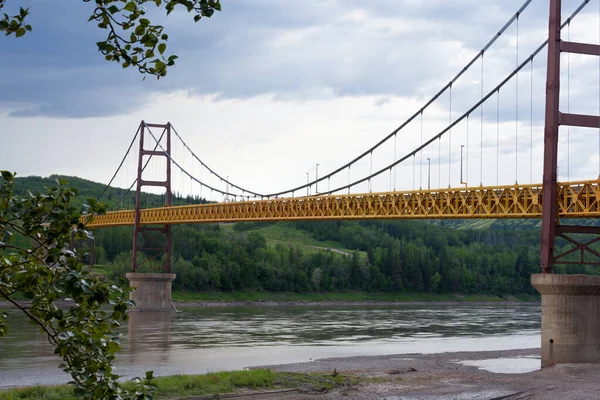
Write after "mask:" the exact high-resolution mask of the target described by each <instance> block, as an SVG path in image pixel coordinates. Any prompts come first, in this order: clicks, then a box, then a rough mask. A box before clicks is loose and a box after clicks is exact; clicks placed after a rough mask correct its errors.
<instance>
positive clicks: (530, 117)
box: [529, 58, 533, 183]
mask: <svg viewBox="0 0 600 400" xmlns="http://www.w3.org/2000/svg"><path fill="white" fill-rule="evenodd" d="M529 70H530V74H531V77H530V81H531V89H530V91H529V93H530V97H529V103H530V104H529V183H533V58H532V59H531V62H530V64H529Z"/></svg>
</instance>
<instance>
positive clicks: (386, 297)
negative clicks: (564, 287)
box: [172, 291, 539, 303]
mask: <svg viewBox="0 0 600 400" xmlns="http://www.w3.org/2000/svg"><path fill="white" fill-rule="evenodd" d="M172 296H173V300H175V301H181V302H186V301H187V302H202V301H217V302H266V301H271V302H323V301H338V302H369V301H371V302H377V301H378V302H392V303H393V302H450V301H459V302H502V301H520V302H526V301H539V296H536V295H518V296H509V297H500V296H495V295H486V294H469V295H461V294H455V293H407V292H399V293H367V292H329V293H315V292H307V293H294V292H281V293H269V292H258V291H244V292H181V291H173V295H172Z"/></svg>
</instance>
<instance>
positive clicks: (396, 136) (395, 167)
mask: <svg viewBox="0 0 600 400" xmlns="http://www.w3.org/2000/svg"><path fill="white" fill-rule="evenodd" d="M397 140H398V135H397V134H394V163H395V162H396V159H397V156H396V152H397V147H396V143H397ZM397 169H398V167H397V166H394V192H395V191H396V170H397Z"/></svg>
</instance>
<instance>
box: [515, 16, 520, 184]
mask: <svg viewBox="0 0 600 400" xmlns="http://www.w3.org/2000/svg"><path fill="white" fill-rule="evenodd" d="M519 16H520V15H519V14H517V21H516V26H517V42H516V47H517V57H516V60H515V61H516V62H515V65H516V66H517V68H518V67H519ZM518 168H519V73H518V72H517V74H516V75H515V183H518V180H519V179H518V177H519V174H518Z"/></svg>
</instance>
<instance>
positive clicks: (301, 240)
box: [221, 223, 353, 254]
mask: <svg viewBox="0 0 600 400" xmlns="http://www.w3.org/2000/svg"><path fill="white" fill-rule="evenodd" d="M221 229H223V230H225V231H227V230H231V231H233V224H230V225H229V224H228V225H223V226H221ZM248 232H256V233H259V234H261V235H262V236H263V237H264V238H265V240H266V241H267V244H268V245H271V246H275V245H277V244H281V245H284V246H288V245H292V246H296V247H299V248H301V249H302V250H305V251H313V252H314V251H319V250H322V249H335V250H340V251H344V252H347V253H349V254H352V252H353V250H350V249H347V248H345V247H344V245H342V244H341V243H339V242H336V241H333V240H325V241H321V240H317V239H315V238H314V236H313V235H312V234H311V233H309V232H306V231H303V230H300V229H296V228H294V227H292V226H290V225H289V224H285V223H279V224H272V225H267V226H262V227H259V228H255V229H251V230H248Z"/></svg>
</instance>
